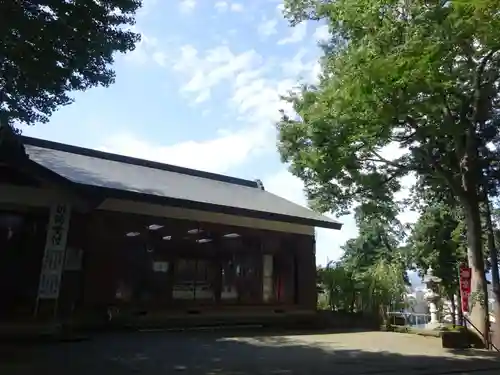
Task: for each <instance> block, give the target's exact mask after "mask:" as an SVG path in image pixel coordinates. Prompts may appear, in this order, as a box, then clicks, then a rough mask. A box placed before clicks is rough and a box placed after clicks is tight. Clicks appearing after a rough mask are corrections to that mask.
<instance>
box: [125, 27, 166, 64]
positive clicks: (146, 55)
mask: <svg viewBox="0 0 500 375" xmlns="http://www.w3.org/2000/svg"><path fill="white" fill-rule="evenodd" d="M132 29H133V31H134V32H139V33H140V34H141V41H140V42H139V43H137V44H136V46H135V49H134V50H133V51H132V52H129V53H127V54H126V55H125V56H124V59H125V60H126V61H129V62H131V63H134V64H139V65H143V64H146V63H148V62H150V59H151V56H152V55H153V54H154V53H155V52H156V51H157V48H158V40H157V39H156V38H154V37H150V36H148V35H146V34H144V33H141V32H140V31H138V30H136V29H135V28H132Z"/></svg>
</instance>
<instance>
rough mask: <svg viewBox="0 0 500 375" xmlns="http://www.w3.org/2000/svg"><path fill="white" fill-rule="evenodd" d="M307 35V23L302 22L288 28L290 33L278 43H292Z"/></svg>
mask: <svg viewBox="0 0 500 375" xmlns="http://www.w3.org/2000/svg"><path fill="white" fill-rule="evenodd" d="M306 35H307V23H305V22H302V23H299V24H298V25H296V26H295V27H292V28H291V29H290V35H289V36H287V37H286V38H283V39H281V40H279V41H278V44H280V45H283V44H293V43H299V42H302V40H304V38H305V37H306Z"/></svg>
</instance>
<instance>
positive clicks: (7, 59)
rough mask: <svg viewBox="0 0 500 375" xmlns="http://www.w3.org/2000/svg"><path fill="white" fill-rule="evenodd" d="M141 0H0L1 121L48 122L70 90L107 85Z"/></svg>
mask: <svg viewBox="0 0 500 375" xmlns="http://www.w3.org/2000/svg"><path fill="white" fill-rule="evenodd" d="M140 6H141V0H100V1H96V0H82V1H68V0H39V1H34V0H23V1H2V2H1V4H0V14H1V15H2V21H1V22H0V40H1V43H0V71H1V72H2V73H1V75H0V121H7V122H8V123H9V124H11V125H14V124H15V123H25V124H34V123H35V122H45V121H48V118H49V116H50V115H51V114H52V112H53V111H54V110H56V109H57V107H59V106H62V105H67V104H69V103H71V102H72V99H71V97H70V96H69V92H70V91H73V90H86V89H88V88H90V87H94V86H99V85H102V86H108V85H110V84H112V83H113V82H114V79H115V74H114V72H113V70H112V69H111V68H110V65H111V64H112V63H113V60H114V54H115V53H116V52H123V53H124V52H127V51H131V50H133V48H134V46H135V43H136V42H137V41H138V40H139V35H138V34H136V33H134V32H133V31H131V29H130V28H129V26H131V25H133V24H134V15H135V12H136V11H137V9H138V8H139V7H140Z"/></svg>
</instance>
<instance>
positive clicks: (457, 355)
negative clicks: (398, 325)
mask: <svg viewBox="0 0 500 375" xmlns="http://www.w3.org/2000/svg"><path fill="white" fill-rule="evenodd" d="M425 340H427V341H425ZM0 349H1V348H0ZM9 351H10V352H9ZM2 353H3V354H2V355H0V373H1V374H2V375H10V374H19V375H25V374H34V373H47V374H49V373H50V374H51V375H63V374H64V375H66V374H68V375H80V374H92V375H97V374H106V375H115V374H144V375H149V374H155V375H156V374H177V373H179V374H193V375H194V374H196V375H217V374H218V375H230V374H231V375H253V374H276V375H277V374H282V375H287V374H289V375H298V374H305V375H306V374H307V375H309V374H311V375H312V374H345V375H349V374H353V375H354V374H355V375H362V374H363V375H364V374H366V375H368V374H374V375H375V374H394V375H399V374H404V375H416V374H418V375H438V374H461V375H462V374H464V375H465V374H477V375H489V374H491V375H493V374H500V358H499V356H498V355H496V354H498V353H491V352H482V351H458V352H450V351H447V352H446V351H444V350H443V349H441V348H440V345H439V342H438V340H437V339H435V338H422V337H418V336H414V335H413V337H412V335H404V334H397V333H385V332H359V333H350V334H345V333H338V334H328V335H297V336H291V335H289V336H284V335H280V336H278V335H274V336H273V335H258V334H256V335H251V334H246V335H230V334H227V333H222V332H220V333H213V332H212V333H209V332H203V333H196V332H189V333H188V332H185V333H165V332H155V333H151V332H149V333H126V334H125V333H123V334H113V335H103V336H100V337H96V338H94V339H92V340H89V341H84V342H79V343H62V344H52V345H31V346H22V347H19V346H11V347H9V348H7V347H4V348H3V349H2ZM35 370H36V371H35Z"/></svg>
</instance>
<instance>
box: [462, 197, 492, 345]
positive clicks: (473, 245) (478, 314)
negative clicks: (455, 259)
mask: <svg viewBox="0 0 500 375" xmlns="http://www.w3.org/2000/svg"><path fill="white" fill-rule="evenodd" d="M474 193H475V192H472V191H471V190H469V191H468V194H467V198H468V199H466V200H465V201H464V202H463V203H464V214H465V219H466V224H467V242H468V245H469V246H468V247H469V248H468V258H469V267H470V268H471V296H470V299H471V311H470V315H469V316H470V320H471V322H472V324H473V325H474V326H475V327H476V329H477V330H478V331H479V332H477V333H478V334H480V335H481V340H482V341H483V342H484V344H485V345H488V341H489V329H490V327H489V325H490V324H489V314H488V303H487V297H486V295H487V284H486V277H485V272H484V258H483V249H482V239H481V234H482V228H481V213H480V210H479V199H478V196H477V193H476V194H474ZM472 331H475V329H472Z"/></svg>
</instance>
